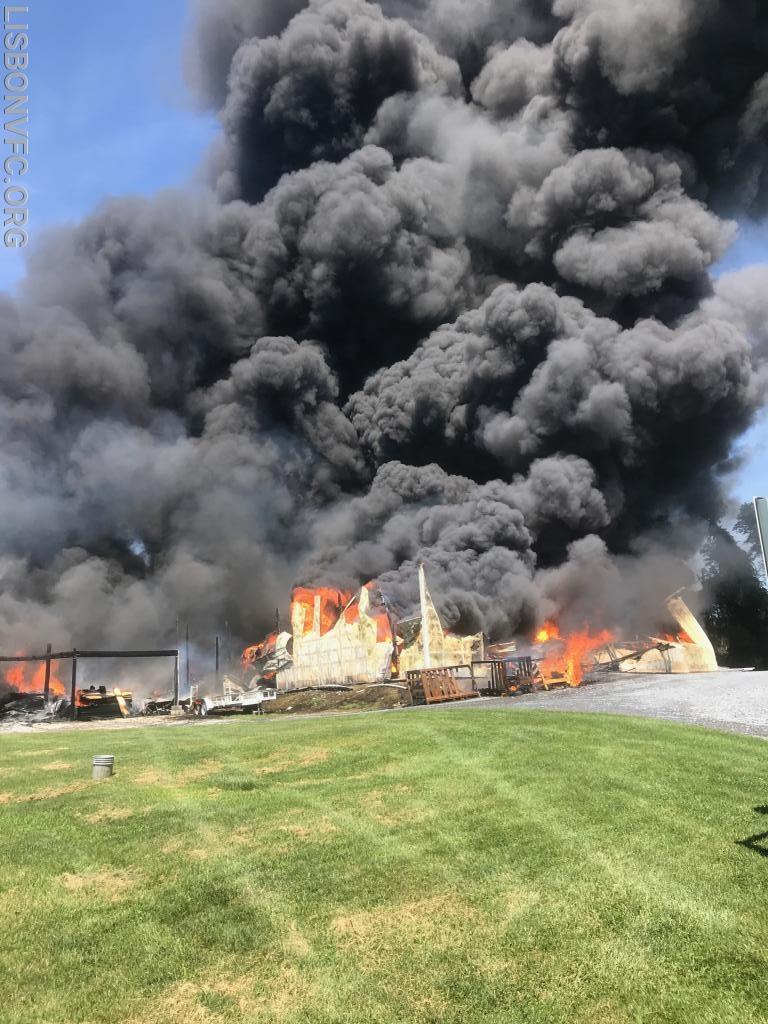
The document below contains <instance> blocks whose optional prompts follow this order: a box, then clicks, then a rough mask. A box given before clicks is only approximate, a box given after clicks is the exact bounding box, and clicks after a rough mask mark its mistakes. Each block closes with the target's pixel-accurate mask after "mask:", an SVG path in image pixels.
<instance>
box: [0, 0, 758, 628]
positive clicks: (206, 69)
mask: <svg viewBox="0 0 768 1024" xmlns="http://www.w3.org/2000/svg"><path fill="white" fill-rule="evenodd" d="M198 21H199V24H198V30H197V32H196V34H195V36H194V38H193V39H192V40H191V42H190V44H189V57H190V69H191V77H192V80H193V83H194V86H195V88H196V89H197V92H198V95H199V96H200V98H201V100H202V101H203V102H206V103H209V104H213V105H214V106H215V107H216V108H217V109H218V110H219V111H220V117H221V124H222V137H221V142H220V144H219V145H218V146H217V147H216V151H215V152H214V153H213V154H211V156H210V159H209V161H208V168H209V172H210V175H211V187H210V191H209V193H208V195H207V197H206V198H205V200H201V199H200V198H199V197H197V196H196V197H194V198H192V197H190V196H186V195H184V194H182V193H172V194H171V193H169V194H164V195H161V196H159V197H157V198H156V199H154V200H138V199H125V200H118V201H112V202H109V203H107V204H105V205H104V206H102V207H101V208H100V209H99V210H97V211H96V212H95V213H94V214H93V215H92V216H91V217H90V218H88V219H87V220H86V221H85V222H84V223H83V224H81V225H80V226H79V227H76V228H74V229H69V228H67V229H64V230H61V231H58V232H57V233H55V234H53V235H51V236H50V237H48V239H47V240H46V241H45V242H44V243H42V244H41V245H39V246H38V248H37V250H36V252H35V253H34V255H33V258H32V260H31V262H30V266H29V275H28V278H27V280H26V282H25V284H24V286H23V289H22V292H21V295H20V297H19V299H18V301H16V302H11V301H10V300H9V299H6V300H4V301H3V310H2V325H3V326H2V334H1V335H0V355H1V356H2V366H3V373H2V380H1V381H0V434H1V436H2V446H1V450H0V523H1V524H2V526H1V527H0V531H1V533H0V538H1V540H0V580H1V581H2V584H1V586H0V646H2V647H4V648H19V647H27V646H37V645H39V644H41V643H44V642H45V641H47V640H49V639H50V640H51V641H52V642H54V643H55V644H69V643H72V642H75V643H77V644H80V645H94V644H99V645H107V646H109V645H112V646H119V647H125V646H130V645H133V644H136V645H142V646H144V645H148V644H151V643H155V642H157V643H161V642H162V643H165V642H167V641H168V639H170V638H171V637H172V635H173V630H174V624H175V622H176V619H177V617H179V618H181V619H182V620H187V619H188V620H189V621H190V623H191V628H192V632H193V635H194V637H195V638H196V639H197V641H198V642H199V643H200V644H202V645H205V644H206V643H207V642H208V641H209V639H210V636H211V634H212V633H213V632H215V631H221V630H222V629H223V626H224V622H225V621H228V623H229V627H230V629H231V630H232V631H233V633H234V634H235V635H236V636H237V637H239V638H241V639H243V640H246V639H253V638H255V637H258V635H259V634H260V633H261V632H262V631H263V630H264V629H265V628H267V627H269V626H270V625H271V623H272V621H273V615H274V608H275V606H276V605H280V606H282V607H283V609H285V605H286V599H287V596H288V593H289V591H290V587H291V584H292V583H295V582H323V583H328V584H336V585H348V584H352V583H356V582H361V581H363V580H366V579H369V578H371V577H374V576H377V577H380V578H382V579H383V580H384V581H385V582H386V584H387V587H388V589H389V590H390V591H391V593H392V594H393V595H394V597H395V599H402V602H403V603H405V602H407V600H408V599H409V596H410V595H412V582H413V575H414V570H415V566H416V565H417V564H418V562H419V561H421V560H424V561H426V563H427V565H428V569H429V574H430V581H431V583H432V586H433V590H434V591H435V594H436V597H437V598H438V600H439V603H440V605H441V608H442V610H443V611H444V612H445V614H446V615H447V617H448V619H449V621H450V623H451V624H453V625H460V626H462V627H465V628H478V627H483V628H485V629H486V630H488V631H489V632H491V633H493V634H495V635H502V634H505V633H509V632H511V631H514V630H517V629H527V628H529V627H530V626H531V625H532V624H533V623H534V622H535V621H537V620H538V619H540V618H541V617H542V616H544V615H548V614H553V613H555V614H558V615H561V616H564V617H565V618H566V619H567V618H568V617H569V616H570V618H571V619H572V620H573V621H579V623H583V622H584V621H585V620H592V622H593V624H594V625H599V626H610V625H615V624H616V621H615V620H619V619H621V620H623V621H624V622H629V621H630V620H631V619H632V617H633V615H634V616H636V615H637V614H638V609H640V608H645V607H646V604H647V605H648V606H649V607H652V606H655V607H658V606H659V605H658V603H656V602H660V600H661V598H662V597H663V596H664V593H665V592H668V591H669V590H671V589H672V588H673V587H674V586H675V585H677V584H678V582H679V581H678V580H677V579H676V578H675V579H673V578H671V577H672V576H674V573H672V574H671V575H670V571H669V567H670V565H672V562H671V560H670V558H669V552H670V551H672V552H673V553H674V554H675V555H676V556H678V557H685V556H687V555H689V554H690V553H691V552H692V551H693V550H695V547H696V544H697V542H698V538H699V527H698V526H697V524H700V523H701V522H702V521H703V520H705V519H706V518H707V517H710V516H714V515H717V514H718V513H719V512H720V510H721V502H722V498H721V493H720V488H719V485H718V476H719V474H720V473H721V471H722V470H724V469H725V468H727V467H728V465H729V460H730V459H731V453H732V446H733V442H734V440H735V439H736V438H737V437H738V436H739V435H740V434H741V433H742V432H743V431H744V430H745V429H746V428H747V427H748V426H749V424H750V423H751V421H752V420H753V418H754V416H755V414H756V412H757V410H758V409H759V408H760V406H761V403H762V401H763V398H764V386H765V365H766V362H765V360H766V355H767V354H768V327H767V326H766V325H768V270H766V268H762V269H753V270H751V271H749V272H745V273H742V274H736V275H731V276H729V277H726V278H722V279H720V281H718V282H717V284H716V285H713V284H712V281H711V278H710V272H709V271H710V268H711V266H712V265H713V263H714V262H715V261H717V260H718V258H719V257H720V256H721V255H722V254H723V253H724V252H725V250H726V248H727V246H728V245H729V243H730V242H731V240H732V239H733V237H734V234H735V231H736V227H735V224H734V223H733V221H732V220H730V219H727V218H732V217H748V216H759V215H761V214H763V213H764V212H765V210H766V205H767V204H768V172H766V167H768V159H767V158H768V129H767V128H766V125H767V124H768V75H766V73H765V72H766V68H768V8H766V6H765V4H764V3H762V2H761V0H736V2H734V0H729V2H728V3H727V4H726V3H725V0H646V2H645V3H642V4H638V3H635V2H634V0H555V2H545V0H385V2H383V3H382V4H381V5H379V6H377V5H375V4H370V3H367V2H365V0H309V2H306V0H226V2H224V0H209V2H205V3H203V4H201V5H200V10H199V19H198ZM682 582H685V580H682ZM608 620H611V621H608Z"/></svg>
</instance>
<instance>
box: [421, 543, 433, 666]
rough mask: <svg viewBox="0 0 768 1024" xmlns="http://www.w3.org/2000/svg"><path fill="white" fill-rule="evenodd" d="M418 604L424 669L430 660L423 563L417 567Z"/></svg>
mask: <svg viewBox="0 0 768 1024" xmlns="http://www.w3.org/2000/svg"><path fill="white" fill-rule="evenodd" d="M419 603H420V604H421V647H422V650H423V652H424V668H430V667H431V665H432V660H431V658H430V653H429V607H428V604H427V578H426V576H425V575H424V563H423V562H422V563H421V565H420V566H419Z"/></svg>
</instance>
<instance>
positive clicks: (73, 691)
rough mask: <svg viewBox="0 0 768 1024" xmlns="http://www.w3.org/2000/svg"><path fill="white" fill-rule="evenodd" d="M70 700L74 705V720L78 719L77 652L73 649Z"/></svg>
mask: <svg viewBox="0 0 768 1024" xmlns="http://www.w3.org/2000/svg"><path fill="white" fill-rule="evenodd" d="M69 700H70V703H71V705H72V718H73V720H74V719H76V718H77V650H76V649H75V648H74V647H73V648H72V686H71V687H70V691H69Z"/></svg>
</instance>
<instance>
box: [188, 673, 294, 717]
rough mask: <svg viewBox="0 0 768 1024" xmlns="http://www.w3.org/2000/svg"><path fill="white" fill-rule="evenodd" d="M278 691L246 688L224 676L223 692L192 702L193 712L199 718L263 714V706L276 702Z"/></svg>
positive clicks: (195, 699)
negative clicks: (265, 703)
mask: <svg viewBox="0 0 768 1024" xmlns="http://www.w3.org/2000/svg"><path fill="white" fill-rule="evenodd" d="M276 697H277V690H273V689H266V688H263V687H260V686H252V687H245V686H241V684H240V683H238V682H236V681H235V680H234V679H232V678H231V677H230V676H224V685H223V686H222V692H221V693H220V694H216V695H215V696H212V697H211V696H206V697H199V696H196V697H194V698H193V700H192V712H193V714H195V715H196V716H197V717H198V718H207V717H208V715H235V714H247V713H248V712H250V713H251V714H254V715H259V714H263V712H264V708H263V704H264V702H265V701H268V700H275V698H276Z"/></svg>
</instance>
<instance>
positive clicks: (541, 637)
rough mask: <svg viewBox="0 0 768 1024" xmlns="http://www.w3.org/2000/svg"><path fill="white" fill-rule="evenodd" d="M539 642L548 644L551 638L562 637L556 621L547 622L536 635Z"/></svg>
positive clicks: (557, 638)
mask: <svg viewBox="0 0 768 1024" xmlns="http://www.w3.org/2000/svg"><path fill="white" fill-rule="evenodd" d="M534 639H535V640H536V643H537V644H546V643H549V641H550V640H559V639H560V630H559V629H558V628H557V626H556V625H555V623H554V622H545V623H544V625H543V626H542V627H541V629H540V630H538V632H537V633H536V636H535V637H534Z"/></svg>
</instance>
